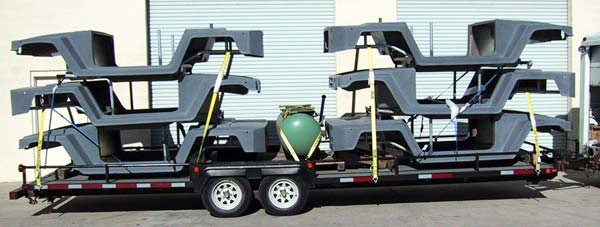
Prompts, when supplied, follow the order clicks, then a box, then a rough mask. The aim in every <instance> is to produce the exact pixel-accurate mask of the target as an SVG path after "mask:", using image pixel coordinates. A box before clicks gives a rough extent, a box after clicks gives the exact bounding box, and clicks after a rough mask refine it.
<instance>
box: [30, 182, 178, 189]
mask: <svg viewBox="0 0 600 227" xmlns="http://www.w3.org/2000/svg"><path fill="white" fill-rule="evenodd" d="M139 188H185V183H170V182H156V183H116V184H100V183H90V184H43V185H40V186H38V185H35V186H34V189H37V190H70V189H139Z"/></svg>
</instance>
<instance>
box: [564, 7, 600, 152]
mask: <svg viewBox="0 0 600 227" xmlns="http://www.w3.org/2000/svg"><path fill="white" fill-rule="evenodd" d="M598 12H600V0H569V24H570V25H571V26H572V27H573V37H572V38H571V40H570V41H569V70H570V71H571V72H574V73H575V81H576V83H575V98H571V99H570V100H569V121H571V123H572V125H573V130H572V131H571V133H569V137H568V139H569V141H568V143H567V149H568V150H569V151H575V150H576V141H577V138H578V131H579V125H578V123H579V97H580V95H579V92H580V86H579V74H580V73H579V72H580V63H581V61H580V53H579V50H578V48H579V45H580V44H581V41H582V40H583V37H585V36H587V35H590V34H593V33H596V32H600V26H598V25H597V23H598V21H600V14H598Z"/></svg>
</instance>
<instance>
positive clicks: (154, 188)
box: [9, 161, 557, 200]
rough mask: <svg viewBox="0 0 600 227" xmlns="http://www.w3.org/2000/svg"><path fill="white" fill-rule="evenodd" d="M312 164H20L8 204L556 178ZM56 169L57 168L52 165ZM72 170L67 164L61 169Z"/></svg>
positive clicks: (519, 169)
mask: <svg viewBox="0 0 600 227" xmlns="http://www.w3.org/2000/svg"><path fill="white" fill-rule="evenodd" d="M318 166H319V163H318V162H317V163H315V162H292V161H273V162H224V163H213V164H202V165H200V166H196V167H198V169H197V170H193V171H192V172H193V173H192V175H191V177H190V176H189V175H183V176H164V177H157V176H140V177H134V178H131V177H129V178H124V177H119V175H116V176H115V175H110V174H109V175H106V176H94V177H90V176H84V175H73V176H68V177H64V178H61V177H59V174H58V172H57V171H54V172H52V173H50V174H48V175H46V176H44V177H42V179H41V184H40V185H37V184H36V182H35V181H27V178H26V172H27V171H26V170H28V169H32V168H34V167H33V166H21V168H20V170H22V173H23V184H22V186H21V187H20V188H17V189H15V190H13V191H11V192H10V193H9V198H10V199H11V200H15V199H19V198H21V197H28V198H29V199H34V198H49V199H52V198H56V197H61V196H73V195H115V194H140V193H191V192H200V191H202V190H203V188H204V185H205V184H206V182H207V181H208V179H210V178H215V177H244V178H247V179H249V180H260V179H262V178H264V177H266V176H274V175H296V176H299V177H301V178H302V179H304V180H305V181H306V183H307V185H308V186H309V187H310V188H323V187H352V186H358V185H360V186H379V185H381V186H384V185H385V186H389V185H394V186H400V185H413V184H435V183H453V182H481V181H499V180H501V181H507V180H528V181H538V180H548V179H551V178H553V177H555V176H556V174H557V169H555V168H554V166H553V165H550V164H543V165H542V166H541V168H540V172H539V174H537V173H536V172H535V168H534V167H533V166H532V165H530V164H528V163H524V162H518V163H516V164H515V165H513V166H506V167H481V168H475V167H474V168H447V169H426V170H417V169H414V168H411V167H408V166H404V165H399V166H398V167H397V168H393V169H380V173H379V180H378V182H373V179H372V177H371V170H370V169H368V168H358V169H346V170H343V171H340V170H317V169H318ZM50 167H56V166H50ZM67 167H68V168H72V167H69V166H65V168H67Z"/></svg>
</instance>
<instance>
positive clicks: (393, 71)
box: [329, 68, 575, 117]
mask: <svg viewBox="0 0 600 227" xmlns="http://www.w3.org/2000/svg"><path fill="white" fill-rule="evenodd" d="M374 72H375V81H376V85H377V91H378V92H377V103H378V104H379V105H378V108H383V109H389V110H391V111H393V112H394V114H395V115H415V114H417V115H426V116H440V117H441V116H442V115H443V117H448V116H450V108H448V106H447V105H446V103H445V102H444V100H427V99H426V100H417V97H416V93H417V92H416V73H415V70H414V69H412V68H389V69H376V70H375V71H374ZM368 74H369V73H368V71H364V70H363V71H356V72H349V73H342V74H336V75H332V76H330V78H329V87H330V88H332V89H337V88H342V89H344V90H347V91H355V90H359V89H363V88H367V87H368V77H369V75H368ZM473 79H474V80H476V77H474V78H473ZM482 79H484V80H483V81H482V83H483V84H485V83H486V82H487V81H485V79H488V80H489V79H491V75H489V74H484V75H482ZM548 80H552V81H554V82H555V83H556V85H557V87H558V91H559V93H560V94H561V95H563V96H568V97H574V95H575V94H574V93H575V82H574V74H573V73H569V72H544V71H540V70H514V71H508V72H505V73H504V74H502V75H500V76H498V77H496V79H494V81H492V82H491V83H490V84H489V85H488V87H487V89H486V90H485V92H483V93H482V95H481V96H482V99H484V101H483V102H482V103H475V104H472V105H471V107H469V108H468V109H466V110H465V111H464V112H463V113H461V116H463V117H467V116H474V115H486V114H498V113H500V112H502V110H503V109H504V105H505V104H506V102H507V101H508V100H509V99H510V98H512V96H513V95H514V94H515V92H522V91H523V90H527V91H529V92H539V93H544V92H548V91H547V90H546V89H545V87H534V88H531V87H526V88H523V87H521V86H524V85H527V83H521V82H531V81H535V82H538V81H539V82H541V83H536V84H546V81H548ZM536 89H537V90H536ZM466 92H467V93H466V94H465V96H464V97H463V98H462V99H460V100H453V101H454V102H455V103H456V104H458V105H459V108H460V106H461V105H464V104H466V103H467V102H468V101H469V99H470V98H471V97H472V96H473V95H475V93H476V92H477V84H476V83H475V84H473V83H471V86H470V87H469V89H467V91H466Z"/></svg>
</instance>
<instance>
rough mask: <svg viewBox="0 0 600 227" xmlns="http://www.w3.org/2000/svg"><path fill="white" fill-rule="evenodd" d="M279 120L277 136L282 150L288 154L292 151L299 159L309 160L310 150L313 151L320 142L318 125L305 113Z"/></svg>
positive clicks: (319, 127)
mask: <svg viewBox="0 0 600 227" xmlns="http://www.w3.org/2000/svg"><path fill="white" fill-rule="evenodd" d="M280 120H281V123H280V125H279V127H278V128H279V129H278V134H279V139H280V140H281V145H282V147H283V149H284V150H285V151H286V152H288V153H290V154H291V153H292V151H291V150H293V153H295V154H296V155H297V156H298V158H300V159H304V158H309V157H308V156H309V155H311V154H310V153H311V149H313V150H314V149H315V148H313V146H314V147H316V146H318V145H319V142H321V126H320V125H319V123H318V122H317V121H316V120H315V119H314V118H313V117H312V116H310V115H308V114H305V113H295V114H290V115H288V116H286V117H283V119H280ZM286 140H287V141H286ZM290 146H291V147H292V149H290V148H289V147H290Z"/></svg>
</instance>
